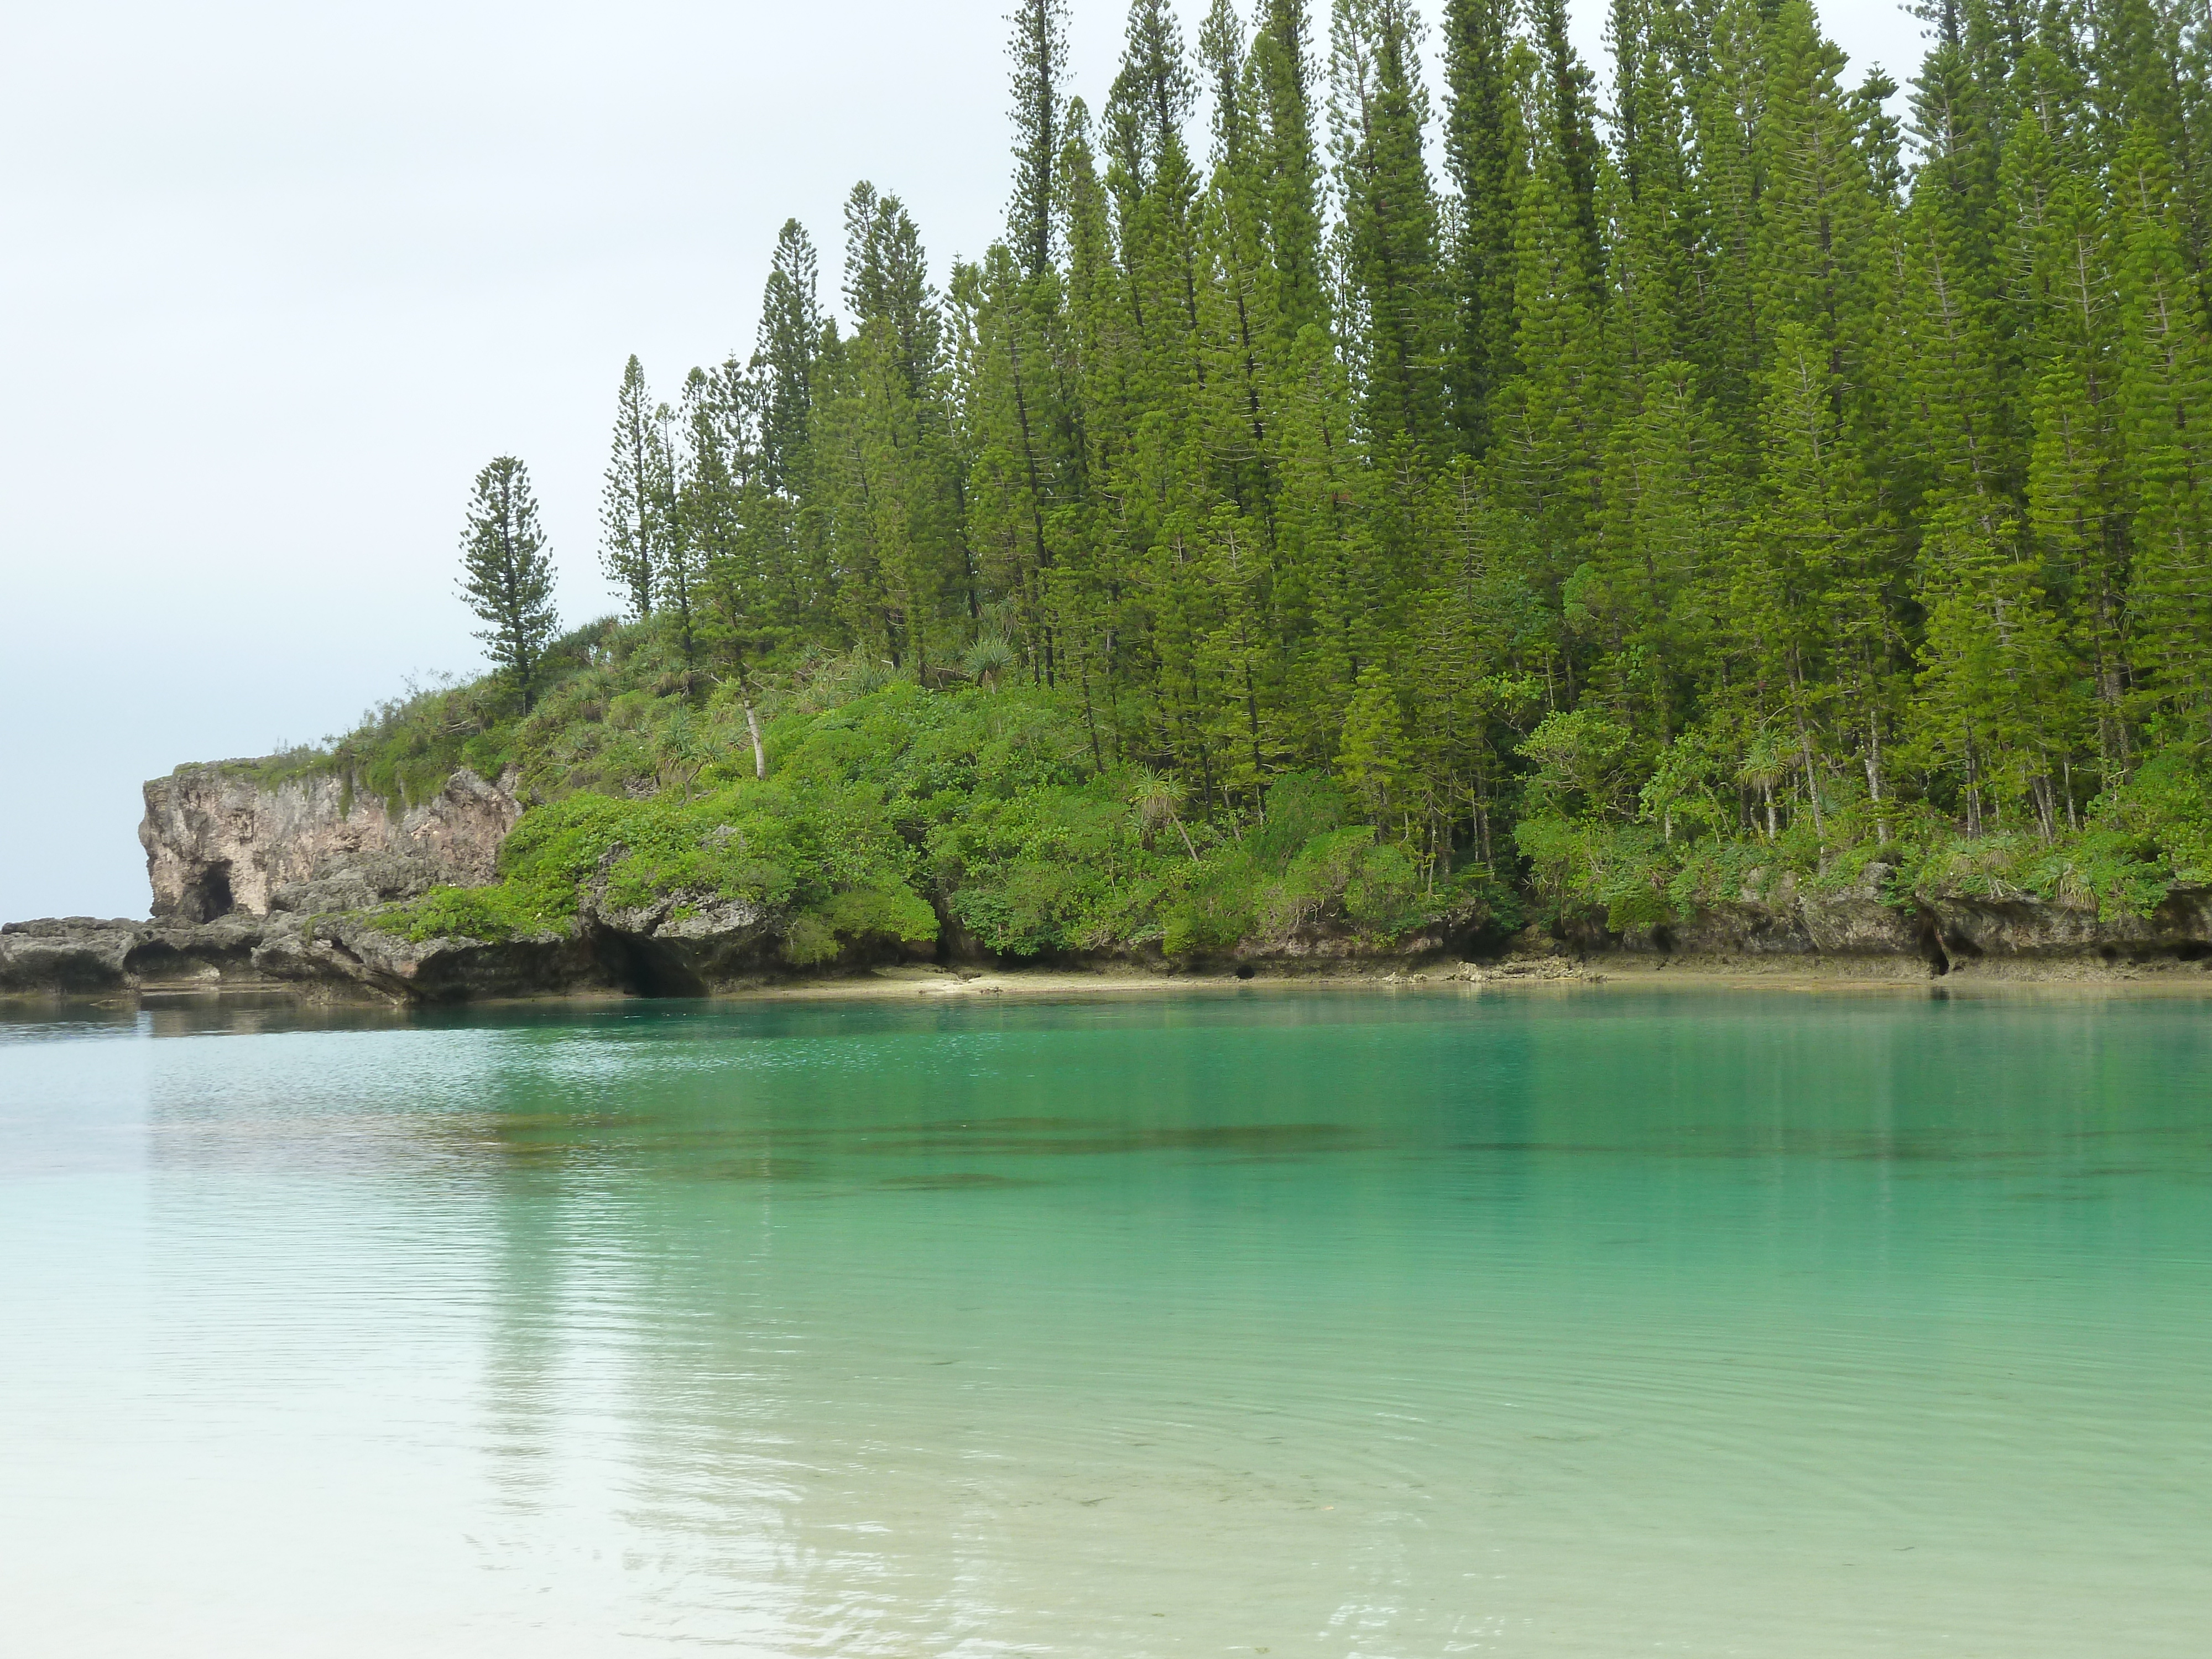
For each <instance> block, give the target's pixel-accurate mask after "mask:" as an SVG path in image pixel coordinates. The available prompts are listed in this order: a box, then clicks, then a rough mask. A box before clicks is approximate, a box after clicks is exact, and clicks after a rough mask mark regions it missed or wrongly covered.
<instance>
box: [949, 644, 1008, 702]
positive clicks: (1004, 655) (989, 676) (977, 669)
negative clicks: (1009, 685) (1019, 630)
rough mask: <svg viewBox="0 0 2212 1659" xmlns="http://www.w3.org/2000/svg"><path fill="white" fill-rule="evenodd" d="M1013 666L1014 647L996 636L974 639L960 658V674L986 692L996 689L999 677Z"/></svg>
mask: <svg viewBox="0 0 2212 1659" xmlns="http://www.w3.org/2000/svg"><path fill="white" fill-rule="evenodd" d="M1013 665H1014V647H1012V646H1011V645H1008V644H1007V643H1006V641H1005V640H1003V639H1001V638H1000V636H999V635H996V634H983V635H978V636H977V637H976V640H975V644H973V645H971V646H969V647H968V649H967V650H966V651H965V652H964V653H962V655H961V658H960V667H961V671H962V672H963V673H965V674H966V675H967V676H968V678H969V679H971V680H974V681H975V683H976V684H978V685H981V686H982V687H983V688H984V689H985V690H996V689H997V688H998V684H999V677H1000V675H1001V674H1003V673H1005V672H1006V671H1007V670H1008V669H1009V668H1012V666H1013Z"/></svg>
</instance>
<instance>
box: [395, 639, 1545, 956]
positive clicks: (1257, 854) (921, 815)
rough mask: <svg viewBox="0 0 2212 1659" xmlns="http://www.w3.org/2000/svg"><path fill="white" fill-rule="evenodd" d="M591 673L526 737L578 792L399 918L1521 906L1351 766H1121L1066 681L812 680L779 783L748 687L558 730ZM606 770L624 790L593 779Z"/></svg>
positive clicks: (1206, 937)
mask: <svg viewBox="0 0 2212 1659" xmlns="http://www.w3.org/2000/svg"><path fill="white" fill-rule="evenodd" d="M579 682H585V683H584V684H581V685H579V684H578V683H579ZM591 691H592V687H591V686H590V684H588V680H587V677H586V675H578V676H575V677H573V678H572V680H571V682H570V683H569V684H568V686H567V687H556V690H554V691H553V692H552V693H549V695H548V696H547V697H546V699H545V702H544V704H542V705H541V708H540V711H539V713H538V715H535V716H533V718H532V720H531V721H529V722H526V723H524V724H523V725H522V726H521V727H520V728H519V729H518V731H517V732H516V733H515V735H514V738H513V748H512V758H513V763H514V764H515V765H517V766H518V767H520V769H522V775H523V778H524V780H525V785H524V787H526V789H529V788H531V787H533V781H534V787H535V788H536V789H537V790H538V791H539V792H542V793H551V792H553V791H556V790H564V791H565V793H557V794H556V795H555V796H554V798H552V799H544V800H542V801H541V804H538V805H533V806H532V807H531V808H530V809H529V810H528V811H526V813H525V814H524V816H523V818H522V821H521V823H520V824H519V825H518V826H517V828H516V829H515V830H514V831H513V834H512V835H511V836H509V837H508V838H507V843H506V845H505V847H504V848H503V849H502V851H501V859H500V872H501V878H500V880H499V881H498V882H496V883H495V884H493V885H491V886H489V887H484V888H477V889H460V888H439V889H435V890H432V891H431V892H429V893H428V894H426V895H425V896H423V897H422V898H421V899H419V900H417V901H416V902H413V903H410V904H407V905H404V906H398V907H394V908H392V909H390V910H389V911H387V912H386V913H385V914H384V915H383V916H382V917H381V918H380V924H381V925H382V926H384V927H387V928H389V929H391V930H392V931H395V932H399V933H404V934H406V935H408V936H409V937H411V938H414V939H423V938H428V937H431V936H434V935H447V934H450V935H459V936H464V937H477V938H501V937H507V936H511V935H514V934H524V933H544V932H557V931H561V930H563V929H565V928H567V927H570V926H571V925H572V924H573V923H574V920H575V919H576V917H577V915H578V914H579V912H580V909H581V908H584V907H585V906H586V904H588V905H591V906H592V907H593V908H595V909H596V910H598V911H599V913H601V914H605V915H611V914H616V913H625V912H635V911H641V910H645V909H647V908H651V907H653V906H655V905H659V904H663V903H665V902H672V903H673V904H674V905H675V906H677V907H679V908H680V907H683V906H686V905H700V904H707V903H713V902H722V901H742V902H746V903H749V904H751V905H755V906H757V907H760V908H763V909H764V910H768V911H771V912H774V913H776V914H777V915H780V916H781V918H782V924H781V925H782V927H783V932H784V937H785V941H786V943H785V954H786V956H787V957H788V958H789V959H790V960H793V961H794V962H799V963H806V962H817V961H823V960H827V959H829V957H833V956H835V955H836V954H838V952H839V951H842V949H843V948H844V947H845V945H848V944H851V943H853V942H854V941H859V940H864V939H871V938H873V939H890V940H896V941H899V942H902V943H904V944H908V945H913V944H918V943H921V942H924V941H927V940H928V939H933V938H934V937H935V936H936V934H937V933H938V931H939V910H940V908H941V910H942V913H943V914H944V915H945V916H946V917H949V918H950V919H951V921H954V922H956V923H957V925H958V927H960V928H961V929H963V930H964V931H965V933H967V934H968V935H969V937H970V938H972V939H973V940H974V941H975V944H976V945H979V946H981V948H982V949H984V950H987V951H991V952H994V953H996V954H1000V955H1002V956H1008V957H1067V956H1073V955H1079V954H1096V953H1109V954H1110V953H1117V952H1129V951H1145V950H1147V949H1156V950H1158V951H1160V952H1162V953H1164V954H1165V955H1167V956H1169V957H1209V956H1222V955H1226V954H1229V953H1231V952H1232V951H1237V950H1238V949H1239V948H1242V947H1245V946H1247V945H1253V944H1268V943H1272V944H1276V945H1281V944H1285V943H1287V942H1290V941H1292V940H1294V939H1297V937H1299V936H1300V935H1301V933H1316V932H1318V933H1328V932H1330V931H1332V930H1334V932H1335V933H1339V934H1342V935H1345V936H1347V937H1348V938H1350V939H1353V940H1358V939H1367V940H1370V941H1372V942H1373V943H1374V944H1376V945H1388V944H1389V943H1390V942H1392V941H1394V940H1397V939H1402V938H1403V937H1405V936H1406V935H1407V934H1408V933H1411V932H1413V931H1414V930H1416V929H1418V928H1420V927H1425V926H1427V925H1430V924H1432V923H1435V922H1437V921H1443V920H1450V921H1454V922H1455V923H1456V924H1457V925H1460V926H1462V927H1474V928H1480V927H1483V926H1486V925H1494V924H1495V923H1497V922H1498V921H1508V922H1510V920H1511V918H1510V915H1508V914H1507V913H1508V912H1509V911H1510V899H1509V898H1508V897H1507V896H1505V895H1504V893H1503V891H1502V890H1498V889H1496V888H1494V887H1493V886H1492V885H1491V884H1488V882H1487V880H1486V877H1476V878H1467V879H1463V880H1462V881H1459V882H1456V883H1449V882H1447V883H1435V884H1431V883H1430V882H1428V881H1427V880H1426V879H1425V876H1424V872H1422V871H1421V869H1420V868H1419V866H1416V864H1415V863H1414V861H1413V859H1412V858H1410V857H1409V856H1408V855H1407V854H1406V853H1405V852H1404V851H1403V850H1402V849H1401V848H1397V847H1395V846H1394V845H1390V844H1389V843H1387V842H1381V841H1379V840H1378V838H1377V837H1376V832H1375V830H1374V829H1372V828H1371V827H1370V826H1369V825H1367V824H1364V823H1353V822H1351V821H1350V811H1349V808H1348V806H1347V804H1346V800H1345V799H1344V797H1343V795H1342V793H1340V791H1339V790H1338V789H1337V788H1336V787H1335V786H1334V784H1333V783H1331V782H1329V781H1328V780H1325V779H1321V778H1315V777H1310V776H1307V775H1302V774H1294V775H1290V776H1288V777H1285V778H1283V779H1280V780H1279V781H1277V782H1276V783H1275V785H1274V786H1273V790H1272V791H1271V792H1270V793H1269V795H1268V796H1267V802H1266V808H1265V811H1263V812H1262V813H1261V815H1260V816H1259V817H1258V818H1257V819H1256V820H1255V822H1253V823H1249V825H1248V824H1246V823H1243V822H1241V821H1238V820H1236V819H1233V818H1229V817H1220V818H1218V819H1206V818H1203V817H1186V816H1185V815H1184V814H1183V813H1182V811H1180V810H1179V808H1178V806H1177V805H1176V802H1175V800H1174V799H1172V798H1170V797H1164V796H1162V795H1161V794H1160V793H1158V780H1156V779H1151V778H1150V775H1148V774H1146V772H1145V771H1144V769H1141V768H1138V767H1119V768H1115V767H1102V766H1100V765H1099V764H1098V763H1097V759H1096V758H1095V757H1094V756H1093V754H1092V752H1091V745H1090V742H1089V738H1088V736H1087V733H1086V732H1085V727H1084V725H1083V722H1082V720H1081V718H1080V712H1079V708H1077V707H1076V706H1075V705H1074V703H1073V701H1072V700H1071V699H1069V698H1067V697H1066V696H1062V695H1060V694H1058V693H1055V692H1053V691H1051V690H1044V689H1041V688H1036V687H1019V686H1009V687H1006V688H1004V689H995V690H994V689H987V688H983V687H955V688H950V689H942V690H925V689H924V688H922V687H921V686H919V685H916V684H914V683H913V682H911V681H909V680H902V679H892V680H890V681H889V682H888V683H884V684H877V685H875V686H874V687H873V688H872V689H870V687H869V683H868V682H867V681H866V679H856V678H855V677H851V676H846V677H843V678H839V679H837V680H836V683H834V684H829V685H814V686H811V687H802V688H801V690H800V692H799V694H797V695H788V696H786V697H785V698H784V699H783V700H782V702H783V707H782V711H781V713H780V714H777V715H776V716H775V718H774V719H772V720H769V722H768V724H767V726H766V729H765V732H764V737H765V741H766V747H767V751H768V756H769V776H768V777H767V778H766V779H760V778H757V777H755V776H754V775H752V773H753V769H754V763H753V757H752V751H751V746H750V738H749V737H747V736H745V735H744V725H743V714H742V710H741V709H740V708H738V706H737V697H736V693H735V691H734V689H733V688H728V687H714V688H711V689H708V690H706V691H705V692H704V693H703V694H701V695H696V696H689V697H684V698H680V699H678V698H669V699H662V700H660V701H662V702H674V703H677V704H678V707H677V708H670V709H666V710H665V711H656V712H655V716H654V718H653V719H651V720H647V719H645V718H642V717H641V718H639V719H637V720H635V721H633V723H632V724H631V725H629V726H627V727H622V726H617V728H616V730H617V734H618V736H617V739H615V740H610V739H608V738H605V736H604V735H602V736H601V737H600V738H598V739H595V740H587V739H586V738H585V737H584V733H583V731H582V729H581V728H582V727H583V726H585V725H587V724H589V723H587V722H575V721H572V722H571V724H570V725H569V726H566V727H554V728H551V729H550V730H549V729H548V725H547V719H546V717H547V715H548V713H549V711H550V709H551V708H553V707H555V706H556V705H557V704H558V703H559V702H563V701H565V700H566V698H565V697H564V696H563V693H564V692H566V693H567V696H569V697H573V696H577V695H584V696H587V697H588V696H590V694H591ZM810 692H811V695H810V694H809V693H810ZM623 695H631V694H623ZM619 704H620V697H619V696H618V697H617V698H616V699H615V700H614V702H612V703H611V704H610V705H609V708H610V712H611V710H612V709H613V708H616V707H618V706H619ZM732 713H734V714H735V716H736V717H735V719H734V720H733V719H732V718H731V716H732ZM623 744H627V745H628V747H627V750H626V751H624V752H623V754H622V757H621V758H620V759H619V761H618V762H617V761H616V759H615V755H616V752H617V749H618V748H619V747H620V746H621V745H623ZM610 764H615V765H617V768H618V775H615V776H610V775H607V774H606V773H605V771H604V770H601V769H604V768H606V767H608V766H609V765H610ZM586 774H588V775H590V776H591V780H592V784H594V785H596V786H598V787H575V786H576V785H577V783H578V781H579V778H580V775H586ZM610 785H613V786H616V787H619V788H620V790H621V793H609V792H608V788H607V787H608V786H610ZM1163 803H1164V804H1163Z"/></svg>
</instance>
